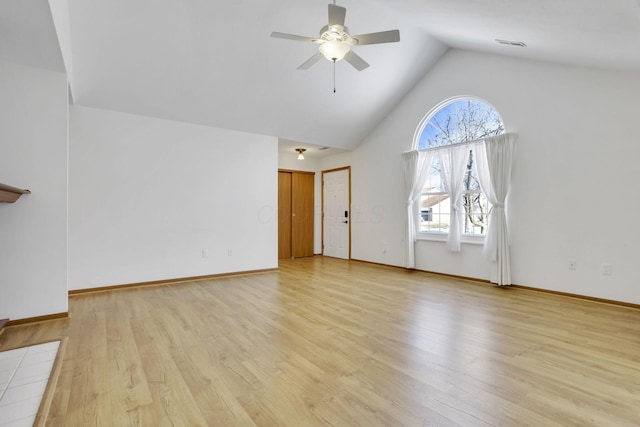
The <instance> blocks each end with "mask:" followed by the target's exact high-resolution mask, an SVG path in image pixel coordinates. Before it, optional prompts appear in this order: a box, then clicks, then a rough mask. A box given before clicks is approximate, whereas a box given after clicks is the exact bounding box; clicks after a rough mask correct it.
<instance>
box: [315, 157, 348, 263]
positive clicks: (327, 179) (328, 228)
mask: <svg viewBox="0 0 640 427" xmlns="http://www.w3.org/2000/svg"><path fill="white" fill-rule="evenodd" d="M322 192H323V193H322V194H323V215H322V218H323V227H322V228H323V236H322V243H323V251H322V254H323V255H326V256H330V257H335V258H343V259H349V237H350V236H349V230H350V224H351V212H350V211H349V169H340V170H336V171H331V172H323V173H322Z"/></svg>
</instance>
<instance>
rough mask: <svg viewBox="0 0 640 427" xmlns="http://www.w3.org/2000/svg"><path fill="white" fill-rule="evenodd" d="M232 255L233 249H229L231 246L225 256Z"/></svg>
mask: <svg viewBox="0 0 640 427" xmlns="http://www.w3.org/2000/svg"><path fill="white" fill-rule="evenodd" d="M231 255H233V251H232V250H231V248H229V249H227V256H231Z"/></svg>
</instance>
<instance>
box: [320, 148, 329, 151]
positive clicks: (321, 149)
mask: <svg viewBox="0 0 640 427" xmlns="http://www.w3.org/2000/svg"><path fill="white" fill-rule="evenodd" d="M328 149H329V147H320V148H318V151H324V150H328Z"/></svg>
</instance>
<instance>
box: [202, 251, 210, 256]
mask: <svg viewBox="0 0 640 427" xmlns="http://www.w3.org/2000/svg"><path fill="white" fill-rule="evenodd" d="M208 256H209V254H208V253H207V250H206V249H203V250H202V258H206V257H208Z"/></svg>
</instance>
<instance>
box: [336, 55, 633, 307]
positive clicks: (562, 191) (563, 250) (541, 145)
mask: <svg viewBox="0 0 640 427" xmlns="http://www.w3.org/2000/svg"><path fill="white" fill-rule="evenodd" d="M458 95H474V96H478V97H480V98H483V99H485V100H486V101H488V102H490V103H491V104H492V105H493V106H494V107H496V108H497V109H498V111H500V113H501V114H502V116H503V119H504V121H505V124H506V127H507V130H508V131H514V132H519V133H520V138H519V141H518V154H517V161H516V165H515V169H514V175H513V186H512V193H511V196H510V200H509V202H510V206H509V212H508V215H509V219H510V230H511V254H512V272H513V281H514V283H517V284H520V285H526V286H532V287H538V288H545V289H552V290H556V291H561V292H569V293H575V294H581V295H587V296H594V297H599V298H607V299H613V300H619V301H626V302H631V303H640V286H639V285H638V279H639V278H640V274H639V273H638V270H636V269H635V264H636V254H637V250H636V249H635V248H634V246H635V243H636V242H637V241H640V229H638V228H637V227H635V226H634V224H636V223H637V215H638V212H639V211H640V201H639V200H638V199H637V198H636V196H635V193H636V192H635V191H634V189H633V188H634V187H633V183H634V182H635V170H637V168H638V160H637V159H638V158H640V143H639V141H638V136H637V117H636V116H637V112H638V108H637V105H638V99H640V76H639V75H637V74H631V73H621V72H610V71H601V70H594V69H586V68H580V67H571V66H561V65H552V64H548V63H543V62H535V61H526V60H520V59H513V58H506V57H501V56H495V55H487V54H480V53H472V52H467V51H460V50H450V51H449V52H447V53H446V54H445V55H444V56H443V58H442V59H441V60H440V62H439V63H438V64H437V65H436V66H435V67H433V68H432V69H431V71H430V72H429V73H428V74H427V75H426V76H425V77H424V78H423V80H422V81H421V82H420V83H419V84H418V85H417V86H416V87H415V88H414V89H413V90H412V92H411V93H410V94H409V95H408V96H407V97H406V98H405V99H404V100H403V101H402V102H401V103H400V104H399V105H398V106H397V107H396V108H395V109H394V111H393V112H392V113H391V114H390V115H389V116H388V117H387V118H386V119H385V120H384V121H383V122H381V124H380V125H379V126H378V128H377V129H376V130H375V131H374V132H373V133H372V134H371V135H369V137H367V138H366V140H365V141H364V143H363V144H362V145H361V146H360V147H359V148H358V149H357V150H356V151H354V152H353V153H352V160H351V161H352V179H353V192H352V194H353V198H352V203H353V210H354V217H353V218H354V221H353V230H352V236H353V258H356V259H362V260H367V261H372V262H381V263H387V264H392V265H402V247H403V240H404V231H403V230H404V225H405V221H404V210H405V202H404V200H403V193H404V190H403V188H404V183H403V174H402V165H401V157H400V153H401V152H403V151H407V150H410V149H411V147H412V139H413V135H414V132H415V130H416V127H417V126H418V124H419V123H420V120H421V119H422V118H423V116H424V115H425V114H426V113H427V112H428V111H429V110H430V109H431V108H432V107H433V106H435V105H436V104H438V103H439V102H441V101H443V100H445V99H448V98H451V97H454V96H458ZM334 161H335V160H334ZM603 200H606V203H603V202H602V201H603ZM601 206H613V207H614V209H615V212H598V211H597V210H596V209H599V208H600V207H601ZM611 218H614V219H613V220H612V219H611ZM416 253H417V267H418V268H419V269H424V270H430V271H438V272H443V273H448V274H455V275H462V276H469V277H475V278H480V279H487V278H488V277H489V268H488V265H487V263H486V262H485V261H484V259H483V258H482V255H481V247H480V246H477V245H471V244H466V245H464V246H463V252H462V253H459V254H452V253H448V252H446V250H445V246H444V243H442V242H429V241H419V242H418V243H417V246H416ZM569 259H576V260H577V269H576V270H575V271H570V270H569V269H568V260H569ZM603 263H610V264H612V265H613V275H611V276H604V275H602V274H601V268H602V264H603Z"/></svg>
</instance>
